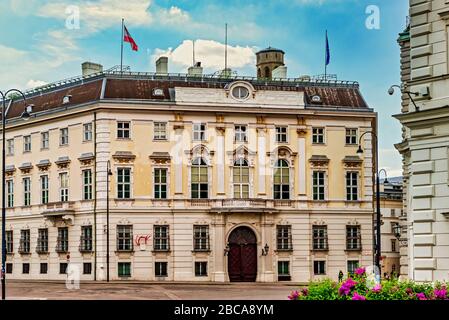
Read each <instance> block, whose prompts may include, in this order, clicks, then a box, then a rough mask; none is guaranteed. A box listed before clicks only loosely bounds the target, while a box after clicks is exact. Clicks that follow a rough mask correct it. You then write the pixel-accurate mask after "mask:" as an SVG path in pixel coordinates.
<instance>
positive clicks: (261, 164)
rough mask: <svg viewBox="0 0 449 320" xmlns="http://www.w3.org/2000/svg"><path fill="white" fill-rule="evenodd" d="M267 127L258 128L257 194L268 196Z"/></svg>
mask: <svg viewBox="0 0 449 320" xmlns="http://www.w3.org/2000/svg"><path fill="white" fill-rule="evenodd" d="M266 133H267V129H266V128H261V127H259V128H257V162H258V168H259V169H258V172H257V175H258V185H257V194H258V195H259V196H266V195H267V192H266V166H265V164H266V153H267V150H266Z"/></svg>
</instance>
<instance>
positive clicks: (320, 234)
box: [312, 226, 329, 250]
mask: <svg viewBox="0 0 449 320" xmlns="http://www.w3.org/2000/svg"><path fill="white" fill-rule="evenodd" d="M312 233H313V250H327V249H328V248H329V247H328V239H327V226H312Z"/></svg>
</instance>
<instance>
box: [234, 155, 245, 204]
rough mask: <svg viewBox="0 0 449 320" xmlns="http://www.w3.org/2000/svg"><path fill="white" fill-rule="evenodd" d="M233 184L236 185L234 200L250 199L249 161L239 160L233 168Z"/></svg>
mask: <svg viewBox="0 0 449 320" xmlns="http://www.w3.org/2000/svg"><path fill="white" fill-rule="evenodd" d="M232 172H233V184H234V198H236V199H248V198H249V167H248V161H246V160H245V159H238V160H236V161H235V162H234V168H233V171H232Z"/></svg>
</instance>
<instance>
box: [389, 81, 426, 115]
mask: <svg viewBox="0 0 449 320" xmlns="http://www.w3.org/2000/svg"><path fill="white" fill-rule="evenodd" d="M394 88H398V89H399V90H400V91H401V93H406V94H407V95H408V97H409V98H410V100H411V101H412V103H413V105H414V106H415V110H416V111H417V112H418V111H419V107H418V106H417V105H416V103H415V100H413V98H412V94H413V95H414V96H415V97H417V96H419V93H418V92H410V91H406V90H403V88H402V87H400V86H398V85H397V84H395V85H392V86H391V87H390V89H388V94H389V95H390V96H392V95H393V94H394Z"/></svg>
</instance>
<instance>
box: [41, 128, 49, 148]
mask: <svg viewBox="0 0 449 320" xmlns="http://www.w3.org/2000/svg"><path fill="white" fill-rule="evenodd" d="M49 146H50V134H49V133H48V131H46V132H42V133H41V149H48V148H49Z"/></svg>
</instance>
